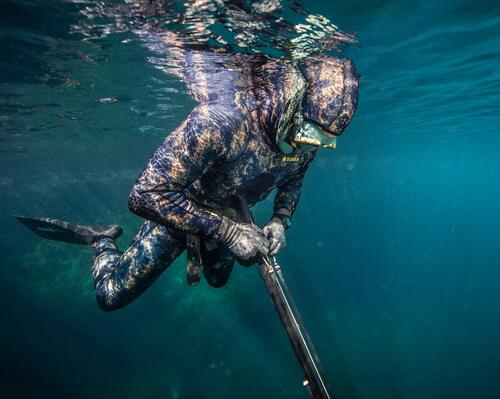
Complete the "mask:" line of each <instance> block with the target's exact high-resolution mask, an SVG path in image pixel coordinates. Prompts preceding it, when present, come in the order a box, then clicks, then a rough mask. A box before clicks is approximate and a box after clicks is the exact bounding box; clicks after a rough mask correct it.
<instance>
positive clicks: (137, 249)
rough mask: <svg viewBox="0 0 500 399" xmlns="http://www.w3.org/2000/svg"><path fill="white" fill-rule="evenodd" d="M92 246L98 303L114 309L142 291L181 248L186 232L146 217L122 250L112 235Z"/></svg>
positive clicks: (184, 244)
mask: <svg viewBox="0 0 500 399" xmlns="http://www.w3.org/2000/svg"><path fill="white" fill-rule="evenodd" d="M94 247H95V255H94V261H93V265H92V277H93V278H94V284H95V289H96V297H97V303H98V304H99V306H100V307H101V309H103V310H115V309H118V308H121V307H123V306H125V305H127V304H128V303H130V302H131V301H133V300H134V299H135V298H137V297H138V296H139V295H140V294H142V293H143V292H144V291H145V290H146V288H148V287H149V286H150V285H151V284H152V283H153V281H154V280H155V279H156V278H157V277H158V276H159V275H160V274H161V273H162V272H163V271H164V270H165V269H166V268H167V267H168V266H169V265H170V264H171V263H172V262H173V261H174V259H175V258H177V257H178V256H179V255H180V254H181V253H182V252H183V251H184V249H185V248H186V235H185V234H184V233H182V232H180V231H177V230H173V229H170V228H168V227H164V226H161V225H158V224H155V223H153V222H149V221H148V222H145V223H144V225H143V226H142V228H141V229H140V231H139V233H138V234H137V236H136V237H135V239H134V241H133V242H132V244H131V245H130V246H129V247H128V248H127V249H126V250H125V251H124V252H123V253H122V252H120V251H118V249H117V247H116V244H115V242H114V240H113V239H111V238H103V239H101V240H99V241H97V242H96V243H95V244H94Z"/></svg>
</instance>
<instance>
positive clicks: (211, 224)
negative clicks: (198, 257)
mask: <svg viewBox="0 0 500 399" xmlns="http://www.w3.org/2000/svg"><path fill="white" fill-rule="evenodd" d="M234 128H235V126H234V118H232V117H231V116H230V115H228V114H227V113H226V112H225V110H224V109H220V108H219V107H216V106H209V105H202V106H198V107H197V108H195V109H194V110H193V112H191V114H190V115H189V116H188V118H187V119H186V120H185V121H184V122H183V123H182V125H181V126H179V128H177V129H176V130H175V131H174V132H173V133H172V134H170V135H169V136H168V137H167V138H166V139H165V140H164V141H163V143H162V145H161V146H160V147H159V148H158V150H156V152H155V153H154V155H153V157H152V158H151V159H150V160H149V162H148V164H147V165H146V168H145V169H144V170H143V172H142V173H141V175H140V176H139V178H138V179H137V181H136V183H135V185H134V187H133V189H132V191H131V193H130V196H129V209H130V210H131V211H132V212H134V213H135V214H137V215H139V216H142V217H144V218H146V219H148V220H152V221H154V222H156V223H159V224H162V225H166V226H170V227H173V228H176V229H179V230H183V231H185V232H188V233H192V234H200V235H203V236H210V235H212V234H213V233H214V232H215V230H216V229H217V227H219V225H220V223H221V220H222V218H221V217H220V216H218V215H216V214H214V213H212V212H210V211H209V210H207V209H205V208H204V207H203V206H200V205H199V204H197V203H196V202H195V201H193V200H192V199H189V198H188V197H187V196H186V195H185V190H186V188H187V187H189V186H190V185H191V184H192V183H193V182H194V181H195V180H197V179H198V178H199V177H201V176H202V175H203V174H204V173H205V172H206V171H207V170H208V169H209V168H210V167H211V166H212V165H213V164H214V162H215V161H216V160H223V159H225V157H226V156H228V153H229V152H230V147H231V146H230V142H228V141H229V140H231V136H232V135H231V134H228V133H227V132H231V131H232V130H233V129H234Z"/></svg>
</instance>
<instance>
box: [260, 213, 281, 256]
mask: <svg viewBox="0 0 500 399" xmlns="http://www.w3.org/2000/svg"><path fill="white" fill-rule="evenodd" d="M264 234H265V235H266V237H267V239H268V240H269V256H275V255H276V254H277V253H278V252H280V251H281V250H282V249H283V248H285V247H286V238H285V227H284V226H283V222H282V221H281V220H280V219H279V218H277V217H273V218H272V219H271V220H270V221H269V222H267V224H266V225H265V226H264Z"/></svg>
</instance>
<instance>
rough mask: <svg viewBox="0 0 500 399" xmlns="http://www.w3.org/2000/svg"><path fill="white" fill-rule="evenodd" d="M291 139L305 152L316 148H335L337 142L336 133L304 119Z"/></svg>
mask: <svg viewBox="0 0 500 399" xmlns="http://www.w3.org/2000/svg"><path fill="white" fill-rule="evenodd" d="M290 139H291V142H292V143H293V145H298V146H299V147H300V148H301V150H302V151H303V152H310V151H312V150H314V149H315V148H335V147H336V142H337V136H336V135H334V134H333V133H332V132H329V131H327V130H326V129H323V128H322V127H321V126H320V125H318V124H317V123H315V122H313V121H309V120H305V121H303V122H302V124H301V126H300V128H297V130H296V133H295V134H294V135H292V137H290Z"/></svg>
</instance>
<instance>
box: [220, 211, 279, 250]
mask: <svg viewBox="0 0 500 399" xmlns="http://www.w3.org/2000/svg"><path fill="white" fill-rule="evenodd" d="M213 238H215V239H216V240H220V241H222V242H224V243H225V244H226V245H227V247H228V248H229V250H230V251H231V252H232V253H233V254H234V255H235V256H236V257H237V258H240V259H250V258H253V257H254V256H256V255H259V254H260V255H267V253H268V252H269V249H268V248H269V241H268V240H267V238H266V235H265V234H264V232H263V231H262V230H261V229H259V228H258V227H257V226H255V225H254V224H249V223H235V222H233V221H232V220H230V219H228V218H227V217H225V216H223V217H222V222H221V224H220V226H219V228H218V229H217V232H216V233H215V234H214V236H213Z"/></svg>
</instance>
